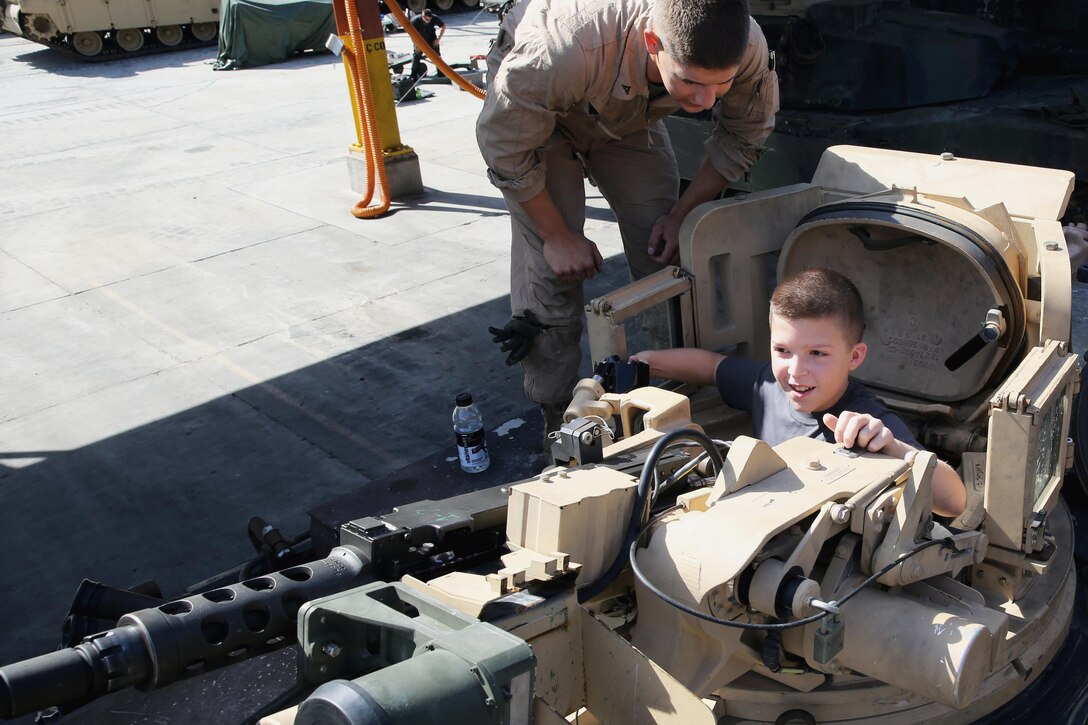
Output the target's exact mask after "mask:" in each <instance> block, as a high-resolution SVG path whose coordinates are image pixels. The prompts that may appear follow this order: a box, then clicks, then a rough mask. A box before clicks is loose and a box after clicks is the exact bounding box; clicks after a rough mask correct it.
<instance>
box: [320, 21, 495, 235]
mask: <svg viewBox="0 0 1088 725" xmlns="http://www.w3.org/2000/svg"><path fill="white" fill-rule="evenodd" d="M341 2H343V3H344V10H345V15H346V17H347V21H348V37H349V38H350V39H351V47H350V48H345V49H344V53H346V54H347V56H348V62H347V63H345V64H344V66H345V68H347V72H348V78H349V82H350V83H351V86H352V90H353V92H354V93H355V98H356V100H357V102H356V103H355V109H356V121H357V123H358V126H359V128H360V130H361V132H362V139H360V140H361V141H362V144H363V154H364V156H365V158H366V193H365V194H363V198H362V199H360V200H359V201H357V202H355V204H354V206H352V207H351V213H352V215H353V216H354V217H355V218H357V219H373V218H374V217H379V216H381V215H382V214H385V213H386V212H387V211H389V203H390V197H389V179H388V177H387V176H386V171H385V159H384V157H383V156H382V147H381V138H380V136H379V134H378V126H377V123H376V121H375V116H376V115H377V114H376V113H375V111H374V96H373V90H372V88H371V85H370V71H369V69H368V68H367V61H366V51H365V48H366V41H365V40H364V38H363V31H362V27H361V25H362V23H361V22H360V20H359V12H358V10H357V9H356V7H355V0H341ZM386 7H388V8H389V11H390V12H391V13H392V14H393V17H395V18H396V19H397V22H398V23H400V26H401V27H402V28H404V30H405V32H407V33H408V37H410V38H411V39H412V42H413V43H415V45H416V47H417V48H419V49H420V50H422V51H423V54H424V55H426V56H427V58H428V59H429V60H430V61H431V62H432V63H434V64H435V66H436V67H437V68H438V69H439V70H440V71H442V73H444V74H445V76H446V77H447V78H449V79H450V80H451V81H453V82H454V83H455V84H457V86H458V87H460V88H461V89H462V90H465V91H468V92H469V93H471V94H472V95H473V96H475V97H476V98H483V97H484V91H483V89H482V88H480V87H479V86H477V85H476V84H474V83H470V82H469V81H467V80H465V79H464V77H462V76H461V74H460V73H458V72H457V71H456V70H454V69H453V68H451V67H450V65H449V64H448V63H446V61H444V60H442V58H441V56H439V55H438V53H437V52H435V50H434V48H432V47H431V46H430V45H429V44H428V43H427V41H425V40H424V39H423V36H421V35H420V34H419V32H418V31H417V30H416V29H415V28H413V27H412V23H411V21H410V20H408V16H406V15H405V14H404V10H402V9H401V7H400V5H398V4H397V2H396V1H395V0H389V1H388V2H387V3H386ZM375 188H376V189H377V192H378V201H377V202H376V203H374V204H372V203H371V201H372V200H373V199H374V192H375Z"/></svg>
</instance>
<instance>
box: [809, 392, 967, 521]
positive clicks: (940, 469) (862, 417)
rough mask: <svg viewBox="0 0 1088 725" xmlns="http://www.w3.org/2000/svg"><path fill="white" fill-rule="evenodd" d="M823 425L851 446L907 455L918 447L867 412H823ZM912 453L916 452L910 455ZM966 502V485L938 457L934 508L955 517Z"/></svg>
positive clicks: (889, 453) (934, 473)
mask: <svg viewBox="0 0 1088 725" xmlns="http://www.w3.org/2000/svg"><path fill="white" fill-rule="evenodd" d="M824 425H826V426H827V427H828V428H830V429H831V430H833V431H835V440H836V442H838V443H842V444H843V445H845V446H847V447H848V448H853V447H854V446H860V447H862V448H864V449H865V450H868V451H872V452H874V453H877V452H880V453H883V454H884V455H886V456H893V457H895V458H903V459H906V458H907V457H908V455H910V454H911V453H912V452H913V453H917V452H918V451H917V450H916V449H915V448H912V447H911V446H908V445H907V444H906V443H904V442H902V441H901V440H899V439H898V438H896V437H895V436H894V435H892V432H891V430H889V429H888V428H887V427H886V426H885V425H884V421H882V420H881V419H880V418H877V417H875V416H872V415H869V414H868V413H854V412H851V411H843V413H842V415H839V416H834V415H832V414H831V413H825V414H824ZM911 457H913V456H911ZM966 505H967V488H966V487H965V486H964V485H963V481H962V480H960V477H959V474H957V473H956V471H955V469H953V468H952V466H950V465H948V464H947V463H945V462H944V461H942V460H940V459H938V460H937V470H935V471H934V472H933V512H934V513H936V514H940V515H941V516H950V517H956V516H959V515H960V514H961V513H963V509H964V507H965V506H966Z"/></svg>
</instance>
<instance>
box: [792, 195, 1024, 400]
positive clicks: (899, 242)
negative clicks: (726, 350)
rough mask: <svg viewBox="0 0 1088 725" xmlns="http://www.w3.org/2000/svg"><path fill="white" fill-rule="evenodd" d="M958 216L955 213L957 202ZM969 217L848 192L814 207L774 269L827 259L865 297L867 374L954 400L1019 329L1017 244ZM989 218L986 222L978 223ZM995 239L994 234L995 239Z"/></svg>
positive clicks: (1001, 366)
mask: <svg viewBox="0 0 1088 725" xmlns="http://www.w3.org/2000/svg"><path fill="white" fill-rule="evenodd" d="M958 216H960V217H961V218H962V217H963V214H962V212H961V214H960V215H958ZM975 219H977V221H978V224H977V225H976V224H972V225H971V226H968V225H967V224H966V223H960V222H958V221H955V220H951V219H949V218H948V217H947V216H941V215H937V214H934V213H931V212H928V211H926V210H925V209H922V208H919V207H917V206H906V205H904V204H901V203H895V202H890V201H876V200H867V201H847V202H839V203H832V204H828V205H825V206H822V207H820V208H818V209H815V210H813V211H812V212H810V213H809V214H807V215H806V216H805V217H804V218H802V219H801V221H800V223H799V224H798V226H797V228H796V229H795V230H794V231H793V232H792V233H791V234H790V236H789V238H788V239H787V240H786V243H785V245H784V246H783V249H782V256H781V260H780V262H779V278H780V279H781V278H783V277H785V276H786V275H788V274H790V273H792V272H794V271H797V270H799V269H803V268H805V267H815V266H820V267H829V268H831V269H834V270H837V271H839V272H841V273H843V274H844V275H846V276H847V277H848V278H850V280H851V281H853V282H854V284H855V285H857V287H858V290H859V291H860V292H861V297H862V300H863V302H864V304H865V317H866V332H865V341H866V342H867V343H868V345H869V354H868V357H867V358H866V362H865V365H863V366H862V367H861V368H860V369H859V370H858V371H857V373H856V377H857V379H858V380H860V381H862V382H864V383H865V384H867V385H869V386H871V387H874V388H878V389H883V390H888V391H896V392H899V393H903V394H906V395H912V396H921V397H923V398H928V399H931V400H939V401H946V402H952V401H960V400H964V399H966V398H969V397H971V396H972V395H974V394H976V393H978V392H979V391H980V390H982V389H983V388H984V387H986V385H987V384H988V383H989V381H990V380H992V379H994V378H995V376H1000V375H1002V374H1004V373H1005V372H1007V371H1008V369H1009V366H1010V365H1011V364H1012V362H1013V361H1014V360H1015V353H1016V351H1017V349H1018V348H1019V347H1020V346H1021V345H1022V343H1023V341H1024V338H1025V330H1026V313H1025V309H1024V302H1023V298H1022V296H1021V294H1020V292H1019V289H1018V286H1017V281H1016V280H1017V276H1018V275H1017V272H1018V270H1014V269H1010V258H1009V257H1010V256H1011V257H1012V260H1013V261H1012V262H1011V263H1012V264H1020V262H1018V261H1016V259H1017V257H1016V250H1011V251H1010V247H1011V245H1008V244H1006V249H1005V251H1004V253H1003V252H1002V251H1001V250H1000V249H999V248H998V247H997V246H995V242H994V239H998V240H1000V239H1001V233H1000V232H999V231H997V229H996V227H993V226H992V225H990V224H989V222H987V221H985V220H984V219H982V218H981V217H975ZM987 226H989V227H990V228H989V229H986V228H985V227H987ZM998 244H1000V242H998Z"/></svg>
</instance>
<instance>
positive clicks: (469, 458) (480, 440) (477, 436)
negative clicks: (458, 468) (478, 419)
mask: <svg viewBox="0 0 1088 725" xmlns="http://www.w3.org/2000/svg"><path fill="white" fill-rule="evenodd" d="M454 435H455V436H456V437H457V455H458V456H460V458H461V465H462V466H476V465H479V464H481V463H483V462H484V461H486V460H487V441H485V440H484V431H483V429H482V428H481V429H480V430H477V431H473V432H471V433H454Z"/></svg>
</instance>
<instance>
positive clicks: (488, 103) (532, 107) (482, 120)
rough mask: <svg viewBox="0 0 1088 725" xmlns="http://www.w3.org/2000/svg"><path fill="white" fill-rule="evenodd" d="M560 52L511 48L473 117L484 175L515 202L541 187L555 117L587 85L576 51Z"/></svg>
mask: <svg viewBox="0 0 1088 725" xmlns="http://www.w3.org/2000/svg"><path fill="white" fill-rule="evenodd" d="M519 30H520V29H519ZM562 50H563V49H557V48H554V47H549V46H548V45H546V44H544V43H540V44H533V45H529V44H522V45H518V46H517V47H515V48H513V49H512V50H511V51H510V53H509V54H508V55H507V56H506V58H505V59H504V60H503V62H502V65H501V67H500V68H499V70H498V72H497V73H496V75H495V80H494V83H491V82H490V81H489V83H488V91H487V96H486V97H485V98H484V108H483V110H482V111H481V112H480V116H479V118H478V119H477V121H476V142H477V143H478V144H479V146H480V152H481V153H482V154H483V158H484V161H485V162H486V163H487V176H488V179H489V180H490V181H491V183H492V184H494V185H495V186H496V187H498V188H499V189H501V190H502V191H503V192H505V193H506V194H507V195H509V196H510V197H511V198H513V199H514V200H515V201H518V202H522V201H526V200H528V199H531V198H533V197H534V196H536V195H537V194H539V193H540V192H541V191H543V190H544V175H545V167H544V156H545V147H546V144H547V143H548V139H549V138H551V135H552V132H553V131H554V130H555V124H556V118H557V117H558V116H560V115H561V114H563V113H564V112H566V110H567V109H569V108H570V107H571V106H572V105H574V104H575V103H576V102H577V101H578V100H580V96H582V95H584V89H585V88H586V87H587V86H586V81H585V65H584V64H583V63H581V62H580V61H581V57H580V55H579V54H578V53H577V52H575V51H574V50H573V49H567V52H562ZM579 88H581V89H583V92H582V93H579V91H578V89H579Z"/></svg>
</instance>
